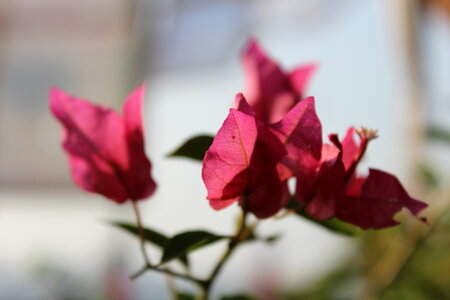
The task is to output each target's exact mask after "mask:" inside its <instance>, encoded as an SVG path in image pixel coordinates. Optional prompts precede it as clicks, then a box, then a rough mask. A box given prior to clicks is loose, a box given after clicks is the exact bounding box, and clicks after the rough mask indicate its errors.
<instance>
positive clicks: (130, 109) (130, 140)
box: [123, 85, 156, 200]
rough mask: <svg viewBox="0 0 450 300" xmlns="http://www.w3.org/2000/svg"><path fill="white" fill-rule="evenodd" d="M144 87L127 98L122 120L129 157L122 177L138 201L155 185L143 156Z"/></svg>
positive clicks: (145, 157)
mask: <svg viewBox="0 0 450 300" xmlns="http://www.w3.org/2000/svg"><path fill="white" fill-rule="evenodd" d="M144 93H145V87H144V85H140V86H138V87H137V88H136V89H135V90H134V91H133V92H132V93H131V94H130V95H129V96H128V98H127V100H126V101H125V103H124V106H123V119H124V123H125V133H126V140H127V147H128V155H129V165H128V168H125V169H124V177H125V181H126V182H127V186H128V189H129V194H130V195H129V196H130V198H131V199H134V200H139V199H145V198H148V197H150V196H151V195H152V194H153V193H154V191H155V189H156V183H155V182H154V180H153V179H152V177H151V175H150V172H151V163H150V161H149V159H148V158H147V156H146V154H145V144H144V133H143V126H142V103H143V100H144Z"/></svg>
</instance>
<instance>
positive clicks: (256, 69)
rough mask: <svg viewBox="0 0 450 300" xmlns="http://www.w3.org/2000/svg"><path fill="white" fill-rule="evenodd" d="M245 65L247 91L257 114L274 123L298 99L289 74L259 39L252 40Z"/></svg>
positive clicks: (260, 117)
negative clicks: (293, 90) (275, 60)
mask: <svg viewBox="0 0 450 300" xmlns="http://www.w3.org/2000/svg"><path fill="white" fill-rule="evenodd" d="M242 65H243V67H244V71H245V78H246V84H245V92H244V94H245V95H246V97H247V100H248V103H249V104H250V105H251V106H252V107H253V109H254V111H255V115H256V118H257V119H258V120H261V121H263V122H265V123H273V122H276V121H278V120H280V119H281V117H282V116H283V115H284V114H285V113H286V112H287V111H288V110H289V109H290V108H291V107H292V106H294V104H295V103H296V101H298V100H297V97H296V96H295V95H293V94H292V91H291V87H290V82H289V78H288V77H287V76H286V74H285V73H284V72H283V70H282V69H281V68H280V66H279V65H278V64H277V63H276V62H274V61H273V60H272V59H271V58H269V57H268V56H267V55H266V53H265V52H264V51H263V50H262V48H261V47H260V46H259V44H258V43H257V41H256V40H255V39H251V40H249V41H248V43H247V45H246V47H245V50H244V53H243V56H242Z"/></svg>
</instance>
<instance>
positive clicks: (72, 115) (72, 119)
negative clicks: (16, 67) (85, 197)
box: [50, 88, 129, 203]
mask: <svg viewBox="0 0 450 300" xmlns="http://www.w3.org/2000/svg"><path fill="white" fill-rule="evenodd" d="M50 109H51V111H52V113H53V115H54V116H55V117H56V118H57V119H58V120H59V121H60V122H61V123H62V124H63V126H64V136H63V147H64V149H65V150H66V152H67V153H68V155H69V163H70V167H71V172H72V176H73V178H74V180H75V182H76V183H77V184H78V185H79V186H80V187H82V188H83V189H85V190H87V191H89V192H97V193H100V194H103V195H104V196H106V197H108V198H110V199H112V200H114V201H116V202H118V203H122V202H124V201H125V200H127V199H128V193H127V187H126V185H125V182H124V177H123V174H122V173H121V171H120V170H122V169H123V168H124V167H126V166H128V164H129V161H128V150H127V144H126V142H125V126H124V123H123V120H122V117H121V116H120V115H118V114H117V113H116V112H114V111H113V110H111V109H109V108H106V107H103V106H99V105H94V104H90V103H89V102H87V101H85V100H82V99H79V98H75V97H73V96H70V95H68V94H66V93H65V92H63V91H61V90H59V89H57V88H52V89H51V91H50Z"/></svg>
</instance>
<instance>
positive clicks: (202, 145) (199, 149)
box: [168, 135, 214, 161]
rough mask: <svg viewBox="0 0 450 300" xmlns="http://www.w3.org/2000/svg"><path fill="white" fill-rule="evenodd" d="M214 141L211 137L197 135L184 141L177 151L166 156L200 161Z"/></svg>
mask: <svg viewBox="0 0 450 300" xmlns="http://www.w3.org/2000/svg"><path fill="white" fill-rule="evenodd" d="M213 140H214V136H212V135H198V136H195V137H192V138H190V139H189V140H187V141H185V142H184V143H183V145H181V146H180V147H179V148H178V149H177V150H175V151H173V152H172V153H170V154H168V156H169V157H187V158H191V159H194V160H198V161H202V160H203V157H204V156H205V153H206V151H207V150H208V149H209V147H210V146H211V144H212V142H213Z"/></svg>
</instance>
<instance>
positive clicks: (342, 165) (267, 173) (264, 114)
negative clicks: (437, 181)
mask: <svg viewBox="0 0 450 300" xmlns="http://www.w3.org/2000/svg"><path fill="white" fill-rule="evenodd" d="M243 66H244V69H245V73H246V76H247V78H246V80H247V87H246V94H245V95H246V96H247V95H248V100H247V99H246V96H244V95H243V94H238V95H237V96H236V108H232V109H230V113H229V115H228V117H227V118H226V119H225V121H224V123H223V125H222V127H221V128H220V130H219V131H218V133H217V135H216V137H215V138H214V141H213V143H212V145H211V147H210V148H209V150H208V151H207V152H206V155H205V158H204V160H203V170H202V177H203V180H204V182H205V185H206V188H207V190H208V196H207V199H208V200H209V202H210V205H211V206H212V207H213V208H214V209H222V208H225V207H227V206H229V205H230V204H232V203H234V202H236V201H238V202H239V204H240V205H241V206H242V208H243V209H244V210H246V211H248V212H252V213H253V214H254V215H255V216H256V217H258V218H267V217H270V216H273V215H274V214H276V213H277V212H278V211H279V210H280V209H282V208H284V207H285V206H286V204H287V203H288V202H289V200H290V198H291V197H292V196H293V197H294V198H295V200H296V202H297V203H298V209H304V210H305V211H306V212H307V214H308V215H310V216H311V217H313V218H316V219H319V220H322V219H328V218H332V217H337V218H339V219H341V220H343V221H346V222H349V223H352V224H354V225H357V226H359V227H361V228H363V229H368V228H374V229H381V228H385V227H389V226H393V225H395V224H397V222H396V221H395V220H394V219H393V217H394V215H395V214H396V213H397V212H399V211H400V210H401V209H402V208H403V207H405V208H407V209H408V210H410V211H411V212H412V213H413V214H414V215H416V216H417V214H418V213H419V212H420V211H421V210H422V209H424V208H425V207H426V206H427V205H426V204H424V203H423V202H420V201H418V200H415V199H413V198H411V197H410V196H409V195H408V193H407V192H406V191H405V189H404V188H403V187H402V185H401V183H400V182H399V181H398V179H397V178H396V177H395V176H393V175H391V174H388V173H386V172H383V171H380V170H376V169H370V170H369V174H368V176H360V175H358V173H357V172H356V169H357V166H358V163H359V162H360V160H361V158H362V156H363V155H364V153H365V151H366V148H367V146H368V144H369V141H370V140H372V139H374V138H376V136H377V135H376V132H375V131H373V130H370V129H365V128H361V129H355V128H353V127H352V128H350V129H349V130H348V131H347V134H346V136H345V137H344V139H343V140H342V141H340V139H339V137H338V136H337V135H336V134H331V135H329V141H330V142H329V143H323V141H322V126H321V123H320V120H319V118H318V117H317V114H316V111H315V107H314V98H312V97H308V98H305V99H302V98H301V97H302V96H303V95H304V88H305V86H306V84H307V81H308V80H309V77H310V75H311V74H312V71H313V70H314V65H312V64H311V65H306V66H301V67H298V68H296V69H295V70H294V71H293V72H290V73H286V72H284V71H283V70H282V69H281V67H280V66H278V65H277V64H276V63H275V62H274V61H273V60H272V59H270V58H269V57H268V56H267V55H266V54H265V53H264V52H263V50H262V49H261V47H260V46H259V45H258V44H257V42H256V41H255V40H251V41H250V42H249V43H248V45H247V47H246V49H245V51H244V54H243ZM356 137H357V138H358V139H355V138H356ZM290 178H296V190H295V194H294V195H292V196H291V195H290V193H289V190H288V186H287V181H288V180H289V179H290Z"/></svg>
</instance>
